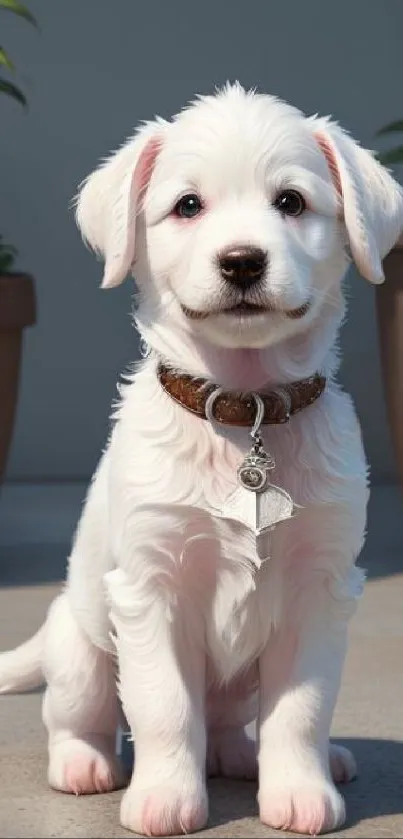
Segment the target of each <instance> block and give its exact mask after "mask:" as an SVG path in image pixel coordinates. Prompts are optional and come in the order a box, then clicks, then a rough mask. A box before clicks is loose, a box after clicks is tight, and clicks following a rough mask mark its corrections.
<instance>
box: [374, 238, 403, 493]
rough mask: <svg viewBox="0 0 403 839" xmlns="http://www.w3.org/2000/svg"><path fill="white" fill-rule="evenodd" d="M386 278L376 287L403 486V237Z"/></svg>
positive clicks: (388, 399) (384, 366) (387, 391)
mask: <svg viewBox="0 0 403 839" xmlns="http://www.w3.org/2000/svg"><path fill="white" fill-rule="evenodd" d="M384 271H385V277H386V281H385V282H384V283H383V285H381V286H377V289H376V303H377V314H378V331H379V344H380V355H381V364H382V371H383V386H384V393H385V399H386V407H387V413H388V419H389V425H390V431H391V437H392V443H393V447H394V452H395V457H396V469H397V475H398V477H399V480H400V484H401V486H402V488H403V237H402V238H401V239H400V240H399V242H398V244H397V245H396V247H395V248H394V249H393V250H392V251H391V253H390V254H389V255H388V256H387V257H386V259H385V262H384Z"/></svg>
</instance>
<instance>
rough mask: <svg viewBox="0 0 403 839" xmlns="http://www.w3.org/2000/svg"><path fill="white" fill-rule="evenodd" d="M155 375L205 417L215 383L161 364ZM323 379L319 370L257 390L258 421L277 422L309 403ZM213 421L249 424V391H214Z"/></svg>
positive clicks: (185, 404) (253, 405) (321, 387)
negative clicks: (260, 406)
mask: <svg viewBox="0 0 403 839" xmlns="http://www.w3.org/2000/svg"><path fill="white" fill-rule="evenodd" d="M158 378H159V380H160V383H161V385H162V387H163V388H164V390H165V391H166V393H168V394H169V396H171V397H172V399H174V401H175V402H178V403H179V404H180V405H182V407H183V408H186V409H187V410H188V411H191V413H192V414H196V416H198V417H201V418H202V419H207V416H206V402H207V399H208V397H209V396H210V394H211V393H213V391H214V390H216V389H217V388H216V385H213V384H211V382H208V381H207V380H206V379H198V378H193V376H189V375H188V374H186V373H175V372H174V371H173V370H170V369H169V368H168V367H165V365H163V364H160V365H159V367H158ZM325 386H326V379H325V377H324V376H321V375H320V374H319V373H316V374H315V375H314V376H311V377H310V378H309V379H302V380H301V381H299V382H293V383H292V384H288V385H284V386H283V387H278V388H275V389H273V390H271V391H269V392H268V393H262V392H260V391H259V396H260V397H261V399H262V400H263V404H264V416H263V420H262V422H263V423H264V424H265V425H277V424H280V423H284V422H287V421H288V420H289V418H290V416H293V414H297V413H298V412H299V411H302V410H303V408H307V407H308V405H312V403H313V402H315V401H316V399H318V398H319V396H320V395H321V394H322V393H323V391H324V389H325ZM213 416H214V419H215V420H216V422H221V423H224V424H226V425H239V426H246V427H248V426H250V427H252V426H253V424H254V421H255V417H256V403H255V400H254V398H253V394H247V393H246V394H245V393H241V392H235V391H228V392H220V393H218V395H217V397H216V399H215V401H214V407H213Z"/></svg>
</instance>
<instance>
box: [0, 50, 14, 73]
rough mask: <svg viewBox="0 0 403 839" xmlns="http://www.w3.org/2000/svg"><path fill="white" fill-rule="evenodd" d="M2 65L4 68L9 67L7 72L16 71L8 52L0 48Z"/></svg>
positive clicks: (0, 62)
mask: <svg viewBox="0 0 403 839" xmlns="http://www.w3.org/2000/svg"><path fill="white" fill-rule="evenodd" d="M0 64H2V66H3V67H7V70H10V71H11V72H12V73H13V72H14V70H15V67H14V64H13V62H12V61H11V58H10V57H9V56H8V55H7V53H6V51H5V50H3V47H0Z"/></svg>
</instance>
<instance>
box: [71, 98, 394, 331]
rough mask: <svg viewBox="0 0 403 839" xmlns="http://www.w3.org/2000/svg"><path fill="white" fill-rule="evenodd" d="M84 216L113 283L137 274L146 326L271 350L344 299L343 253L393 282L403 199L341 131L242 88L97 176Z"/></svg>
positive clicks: (154, 132)
mask: <svg viewBox="0 0 403 839" xmlns="http://www.w3.org/2000/svg"><path fill="white" fill-rule="evenodd" d="M77 220H78V224H79V226H80V228H81V231H82V233H83V236H84V238H85V239H86V240H87V241H88V243H89V244H90V245H91V247H93V248H94V249H95V250H96V251H98V252H99V253H100V254H101V255H102V256H103V257H104V259H105V274H104V279H103V286H104V287H105V288H109V287H112V286H115V285H118V284H119V283H121V282H122V281H123V280H124V278H125V277H126V276H127V274H129V273H133V274H134V276H135V277H136V281H137V285H138V288H139V291H140V314H141V310H142V308H143V310H144V313H145V317H146V318H147V320H148V322H152V321H153V320H154V321H157V320H158V321H159V322H160V323H161V322H162V321H165V322H166V323H169V325H170V328H174V327H175V326H177V327H178V328H185V329H186V330H190V331H193V332H197V333H199V334H201V335H203V336H204V338H206V339H207V340H209V341H210V342H212V343H215V344H218V345H222V346H228V347H231V346H232V347H242V346H244V347H263V346H268V345H270V344H273V343H277V342H278V341H281V340H283V339H284V338H286V337H287V336H290V335H292V334H294V333H296V332H301V331H304V330H306V329H308V328H309V326H310V324H312V322H313V321H314V320H315V319H316V318H317V317H319V315H320V312H321V309H322V307H323V305H324V304H325V302H326V301H329V299H333V300H335V299H337V295H338V289H339V286H340V280H341V278H342V277H343V275H344V273H345V269H346V266H347V263H348V259H347V256H346V246H348V247H349V250H350V251H351V254H352V256H353V258H354V260H355V262H356V264H357V267H358V269H359V270H360V272H361V273H362V274H363V276H364V277H366V278H367V279H368V280H370V281H371V282H374V283H380V282H382V281H383V271H382V259H383V257H384V256H385V255H386V254H387V253H388V251H389V250H390V249H391V247H392V246H393V245H394V244H395V242H396V240H397V238H398V237H399V234H400V231H401V230H402V228H403V193H402V190H401V189H400V187H399V186H398V185H397V184H396V183H395V181H394V180H393V179H392V178H391V176H390V175H389V173H388V172H387V171H386V170H385V169H383V168H382V167H381V166H380V164H379V163H378V162H377V161H376V160H375V159H374V157H373V156H372V154H371V153H370V152H368V151H366V150H364V149H362V148H361V147H360V146H358V145H357V144H356V143H355V142H354V141H353V140H352V139H351V138H350V137H349V136H348V135H347V134H346V133H345V132H344V131H342V129H340V128H339V127H338V126H337V125H336V124H335V123H332V122H331V121H330V120H328V119H320V118H317V117H314V118H309V119H307V118H305V117H304V116H303V114H301V113H300V112H299V111H298V110H296V109H295V108H292V107H291V106H289V105H286V104H285V103H283V102H280V101H279V100H277V99H275V98H273V97H269V96H264V95H257V94H255V93H251V92H249V93H246V92H245V91H244V90H243V89H242V88H241V87H240V86H239V85H235V86H228V87H226V88H225V89H224V90H223V91H221V92H219V93H218V94H217V95H216V96H211V97H204V98H200V99H199V100H197V101H196V102H195V103H193V104H192V105H190V106H189V107H188V108H187V109H185V110H184V111H183V112H181V113H180V114H179V115H178V116H177V117H176V118H175V119H174V120H173V121H172V122H169V123H168V122H165V121H163V120H156V121H155V122H152V123H147V124H146V125H145V126H143V127H142V128H141V129H140V130H139V131H138V133H137V134H136V135H135V137H134V138H133V139H131V140H129V141H128V143H127V144H126V145H125V146H124V147H123V148H122V149H120V150H119V151H118V152H117V153H115V154H114V155H113V156H112V157H111V158H110V159H109V160H108V161H107V162H106V163H104V164H103V165H102V166H101V167H100V168H99V169H98V170H97V171H96V172H95V173H93V174H92V175H91V176H90V177H89V178H88V179H87V181H86V182H85V184H84V185H83V187H82V189H81V191H80V194H79V198H78V206H77Z"/></svg>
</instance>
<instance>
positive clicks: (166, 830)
mask: <svg viewBox="0 0 403 839" xmlns="http://www.w3.org/2000/svg"><path fill="white" fill-rule="evenodd" d="M120 815H121V824H122V825H123V827H126V828H127V829H128V830H132V831H134V832H135V833H141V834H142V835H143V836H178V835H180V834H183V833H193V832H194V831H195V830H199V829H201V828H203V827H204V826H205V824H206V821H207V817H208V811H207V800H206V799H205V798H204V797H203V798H201V799H200V800H198V798H196V796H194V795H186V794H185V793H183V794H181V793H178V792H177V791H176V790H174V789H171V788H168V787H166V788H165V787H157V788H155V789H153V790H141V789H139V790H138V791H137V790H136V789H135V788H133V787H129V789H128V790H127V792H126V793H125V795H124V797H123V800H122V807H121V814H120Z"/></svg>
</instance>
